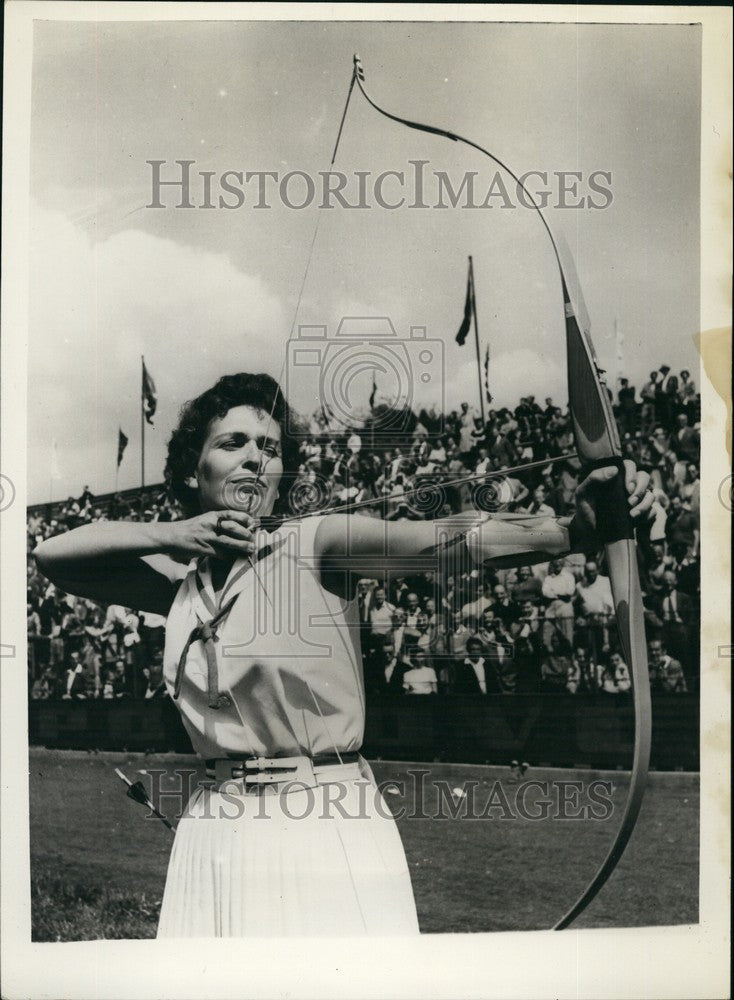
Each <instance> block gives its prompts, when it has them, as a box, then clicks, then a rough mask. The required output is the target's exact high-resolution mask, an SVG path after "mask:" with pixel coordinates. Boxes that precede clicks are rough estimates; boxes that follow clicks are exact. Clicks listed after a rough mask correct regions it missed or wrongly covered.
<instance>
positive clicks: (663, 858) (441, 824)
mask: <svg viewBox="0 0 734 1000" xmlns="http://www.w3.org/2000/svg"><path fill="white" fill-rule="evenodd" d="M115 767H120V768H121V769H122V770H123V771H124V772H125V773H126V774H127V775H128V777H129V778H130V779H131V780H137V779H140V780H142V781H143V782H144V784H146V787H148V776H147V775H146V774H143V775H141V774H140V773H138V772H140V771H149V770H151V769H154V768H157V769H160V770H166V771H167V772H169V774H170V773H171V772H173V771H174V770H175V769H177V768H178V769H189V770H191V769H194V768H197V767H198V762H197V760H196V759H195V758H193V757H179V756H175V755H173V754H161V755H143V754H130V753H99V754H91V753H85V752H77V751H52V750H41V749H31V751H30V796H31V798H30V801H31V817H30V822H31V883H32V885H31V890H32V918H33V939H34V940H35V941H72V940H93V939H97V938H148V937H154V936H155V930H156V925H157V920H158V910H159V907H160V900H161V896H162V893H163V886H164V882H165V874H166V866H167V862H168V855H169V851H170V848H171V842H172V839H173V838H172V835H171V833H170V832H169V831H168V830H167V829H166V828H165V827H164V826H163V824H162V823H160V822H159V821H157V820H154V819H146V818H145V816H146V811H145V809H144V808H143V807H142V806H140V805H138V804H136V803H134V802H132V801H131V800H130V799H129V798H127V797H126V795H125V789H124V786H123V785H122V783H121V782H120V780H119V778H118V777H117V776H116V775H115V773H114V768H115ZM416 767H422V768H424V769H429V770H430V773H429V774H428V775H427V776H426V777H425V778H424V779H423V781H424V784H423V788H424V798H423V809H422V812H423V813H424V814H425V815H424V816H423V817H421V816H420V815H419V816H415V815H414V816H413V817H411V816H410V815H408V816H406V817H405V818H401V819H398V825H399V827H400V832H401V835H402V838H403V843H404V845H405V850H406V854H407V857H408V863H409V865H410V870H411V875H412V879H413V888H414V891H415V897H416V903H417V907H418V916H419V919H420V926H421V931H423V932H433V933H448V932H471V931H495V930H537V929H541V928H548V927H550V926H552V924H553V923H554V922H555V921H556V920H557V919H559V918H560V917H561V916H562V915H563V914H564V913H565V911H566V910H567V909H568V907H569V906H570V905H571V904H572V903H573V902H574V901H575V900H576V898H577V897H578V895H579V894H580V893H581V891H582V890H583V888H584V887H585V886H586V885H587V883H588V882H589V881H590V879H591V877H592V875H593V874H594V872H595V871H596V869H597V867H598V866H599V864H600V863H601V861H602V859H603V857H604V856H605V854H606V851H607V849H608V847H609V846H610V844H611V842H612V840H613V838H614V834H615V832H616V829H617V826H618V824H619V822H620V820H621V814H622V809H623V807H624V802H625V797H626V794H627V784H628V778H627V775H626V774H623V773H616V772H591V771H580V770H574V771H560V770H544V769H540V768H538V769H534V768H531V769H530V770H529V771H528V773H527V774H526V775H525V776H524V779H520V780H518V779H517V778H516V777H514V776H513V775H512V774H511V772H510V769H509V768H499V767H480V766H475V765H463V764H462V765H460V764H454V765H447V764H426V765H415V764H400V763H389V762H378V763H374V764H373V769H374V772H375V777H376V778H377V780H378V782H385V781H388V780H389V779H393V780H395V781H397V782H401V781H402V782H404V786H405V793H403V792H402V791H401V790H400V789H399V790H398V792H397V794H395V793H392V794H391V793H389V792H387V790H386V793H385V799H386V801H387V802H388V804H389V806H390V808H391V809H392V810H393V811H394V812H396V813H397V812H398V809H399V808H400V807H401V806H402V807H404V808H405V810H406V812H408V813H410V812H413V813H415V812H416V811H417V810H416V809H415V808H414V796H413V795H412V794H411V791H410V789H411V788H413V787H414V786H415V782H416V780H417V779H411V777H410V774H409V773H408V772H409V770H410V769H415V768H416ZM199 772H200V774H202V773H203V772H201V769H200V767H199ZM528 779H534V780H538V781H541V782H542V781H546V782H548V783H549V785H548V788H549V789H550V790H551V793H552V794H551V799H552V800H554V801H555V800H556V799H557V789H558V785H557V784H555V783H558V782H566V783H568V782H571V781H573V782H580V783H581V784H582V788H581V791H580V800H579V801H580V804H582V805H583V804H584V803H588V799H587V798H586V796H587V790H588V785H589V783H590V782H591V781H593V780H594V779H599V780H605V781H609V782H612V784H613V791H612V795H611V801H612V804H613V810H611V815H610V816H609V818H608V819H598V820H594V819H590V818H586V819H569V818H567V819H562V818H557V817H554V816H553V815H552V814H551V815H550V816H548V817H547V818H544V819H535V820H533V819H528V818H524V817H523V816H521V815H518V811H517V808H516V807H515V803H516V802H517V797H518V792H519V791H520V790H523V789H522V788H521V783H522V781H527V780H528ZM176 780H177V779H176V778H175V777H171V778H169V779H168V782H169V783H168V785H166V779H165V778H164V779H163V782H164V783H163V785H162V787H163V789H164V790H165V789H166V788H167V787H173V786H174V784H175V782H176ZM440 781H444V782H446V783H447V788H448V789H454V788H457V787H458V788H464V789H465V790H466V791H468V786H467V784H466V783H467V782H472V781H474V782H476V783H477V785H476V786H475V792H474V797H475V811H476V812H481V811H482V810H484V811H487V812H488V813H489V816H490V818H484V819H473V820H470V819H466V818H462V816H461V814H460V815H459V816H458V817H457V818H453V819H452V818H446V819H443V820H438V819H436V818H435V816H436V815H437V813H438V811H439V808H438V807H439V804H440V801H441V797H440V795H439V792H438V782H440ZM567 787H568V786H567ZM544 791H545V790H544V789H542V788H541V789H537V788H531V789H530V791H529V793H528V795H527V797H526V804H527V806H528V811H532V812H534V813H537V812H539V811H540V808H539V805H540V803H541V801H542V799H543V798H544ZM490 794H491V796H492V798H491V802H492V803H495V804H496V807H494V808H493V809H492V810H488V809H486V803H487V799H488V797H489V796H490ZM566 794H567V796H570V798H571V799H573V789H571V791H570V792H569V791H567V792H566ZM451 800H452V802H453V803H454V805H455V806H457V807H459V806H461V804H462V800H460V799H459V798H458V797H452V799H451ZM463 801H464V804H466V802H467V801H468V800H463ZM167 804H168V805H169V806H171V805H172V803H166V802H165V801H164V802H163V807H164V808H163V811H164V812H167V813H168V815H169V817H170V818H171V819H174V815H175V806H173V808H172V809H171V808H169V809H166V805H167ZM508 806H509V809H508ZM574 807H575V803H573V801H572V804H571V806H567V807H566V812H567V813H568V812H571V811H573V809H574ZM698 810H699V781H698V775H693V774H675V773H656V774H653V775H651V777H650V783H649V786H648V791H647V794H646V797H645V801H644V803H643V807H642V812H641V815H640V818H639V820H638V824H637V827H636V829H635V832H634V835H633V837H632V840H631V842H630V844H629V846H628V848H627V851H626V853H625V855H624V857H623V859H622V861H621V862H620V864H619V866H618V867H617V869H616V870H615V872H614V874H613V875H612V877H611V879H610V881H609V882H608V883H607V885H606V886H605V887H604V888H603V889H602V891H601V893H600V895H599V896H598V897H597V898H596V899H595V900H594V902H593V903H592V904H591V906H590V907H589V909H588V910H587V911H586V912H585V913H584V914H583V915H582V916H581V917H580V918H579V920H578V922H577V923H576V924H575V925H574V926H578V927H625V926H626V927H632V926H646V925H648V926H649V925H656V924H658V925H659V924H662V925H665V924H689V923H696V922H697V919H698ZM448 811H449V810H448V807H447V805H446V803H445V801H444V806H443V812H444V813H445V814H448ZM511 815H512V816H514V818H509V816H511ZM503 816H504V818H501V817H503ZM430 817H434V818H430Z"/></svg>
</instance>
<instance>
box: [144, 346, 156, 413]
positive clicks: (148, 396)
mask: <svg viewBox="0 0 734 1000" xmlns="http://www.w3.org/2000/svg"><path fill="white" fill-rule="evenodd" d="M157 405H158V395H157V393H156V389H155V382H154V381H153V379H152V378H151V377H150V372H149V371H148V369H147V368H146V367H145V361H143V412H144V413H145V419H146V420H147V421H148V423H149V424H152V423H153V414H154V413H155V408H156V406H157Z"/></svg>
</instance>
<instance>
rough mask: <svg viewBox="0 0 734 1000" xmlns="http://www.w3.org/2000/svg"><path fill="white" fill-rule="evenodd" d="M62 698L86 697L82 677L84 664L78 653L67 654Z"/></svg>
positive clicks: (85, 687)
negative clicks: (67, 660) (67, 663)
mask: <svg viewBox="0 0 734 1000" xmlns="http://www.w3.org/2000/svg"><path fill="white" fill-rule="evenodd" d="M62 697H63V698H64V699H76V700H78V699H82V700H83V699H84V698H86V697H87V685H86V683H85V678H84V666H83V664H82V662H81V659H80V657H79V653H78V652H76V651H74V652H73V653H70V654H69V666H68V667H67V668H66V677H65V686H64V694H63V696H62Z"/></svg>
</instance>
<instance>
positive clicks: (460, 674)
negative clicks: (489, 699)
mask: <svg viewBox="0 0 734 1000" xmlns="http://www.w3.org/2000/svg"><path fill="white" fill-rule="evenodd" d="M483 652H484V647H483V646H482V643H481V642H480V641H479V639H474V638H471V639H469V640H468V641H467V643H466V656H465V658H464V660H463V661H462V662H461V663H457V664H456V670H455V674H454V688H453V693H454V694H499V690H498V689H497V688H496V687H493V683H492V682H493V678H492V676H491V675H490V676H488V669H487V667H486V665H485V659H484V656H483V655H482V654H483Z"/></svg>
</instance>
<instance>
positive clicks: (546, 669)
mask: <svg viewBox="0 0 734 1000" xmlns="http://www.w3.org/2000/svg"><path fill="white" fill-rule="evenodd" d="M568 650H569V644H568V641H567V640H566V639H565V637H564V636H563V635H562V634H561V633H560V632H554V633H553V634H552V635H551V637H550V652H549V653H547V654H546V656H545V658H544V659H543V662H542V664H541V668H540V680H541V685H542V688H543V690H544V691H553V692H557V693H560V692H563V691H567V690H568V678H569V676H570V674H571V669H572V664H571V658H570V656H569V655H568Z"/></svg>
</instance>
